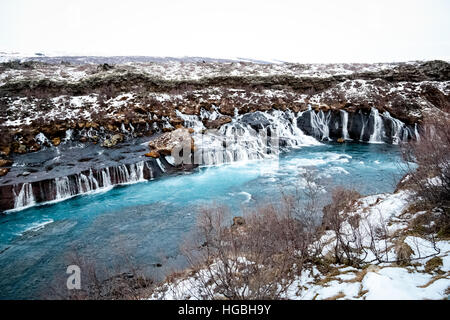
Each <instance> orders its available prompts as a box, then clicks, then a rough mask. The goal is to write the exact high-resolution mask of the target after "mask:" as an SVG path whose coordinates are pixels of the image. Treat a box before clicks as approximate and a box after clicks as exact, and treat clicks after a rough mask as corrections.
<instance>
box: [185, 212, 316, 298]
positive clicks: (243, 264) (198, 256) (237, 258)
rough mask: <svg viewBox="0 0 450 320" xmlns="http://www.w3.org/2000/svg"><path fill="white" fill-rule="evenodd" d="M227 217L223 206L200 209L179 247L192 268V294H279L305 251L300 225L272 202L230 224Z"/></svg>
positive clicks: (307, 239) (305, 239)
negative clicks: (193, 229) (193, 227)
mask: <svg viewBox="0 0 450 320" xmlns="http://www.w3.org/2000/svg"><path fill="white" fill-rule="evenodd" d="M230 221H231V214H230V213H229V211H228V210H227V209H226V208H224V207H221V206H215V207H210V208H203V209H202V210H201V212H200V214H199V218H198V225H197V227H196V232H195V234H194V236H193V237H192V238H191V241H189V242H188V243H186V244H185V246H184V248H183V252H184V253H185V255H186V257H187V259H188V261H189V263H190V265H191V267H192V268H193V269H194V270H196V271H197V275H196V277H195V278H193V279H192V281H191V289H190V292H189V293H190V294H191V295H192V296H194V297H195V298H198V299H215V298H218V297H225V298H227V299H279V298H280V297H281V296H282V294H283V293H285V292H286V290H287V289H288V288H289V286H290V285H291V284H292V282H293V280H294V279H295V275H296V274H298V273H299V272H301V269H302V265H303V263H304V261H305V260H306V258H307V257H308V246H309V244H310V243H311V239H310V237H308V236H307V235H306V234H307V232H305V231H306V230H307V229H306V228H305V225H303V224H302V223H301V222H300V221H299V220H297V219H295V218H293V216H291V215H289V214H288V213H286V212H281V211H280V208H276V207H275V206H273V205H266V206H263V207H258V208H257V209H255V210H254V211H251V212H248V213H246V214H245V215H244V220H242V219H239V220H236V219H235V223H234V224H233V225H231V227H229V225H230ZM238 221H240V224H238ZM244 221H245V222H244Z"/></svg>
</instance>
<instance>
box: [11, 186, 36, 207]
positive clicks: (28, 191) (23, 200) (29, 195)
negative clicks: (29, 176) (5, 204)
mask: <svg viewBox="0 0 450 320" xmlns="http://www.w3.org/2000/svg"><path fill="white" fill-rule="evenodd" d="M13 192H14V196H15V199H14V208H15V209H17V208H25V207H29V206H32V205H34V204H35V203H36V201H35V198H34V194H33V187H32V185H31V183H24V184H22V187H21V189H20V191H19V194H16V192H15V190H14V189H13Z"/></svg>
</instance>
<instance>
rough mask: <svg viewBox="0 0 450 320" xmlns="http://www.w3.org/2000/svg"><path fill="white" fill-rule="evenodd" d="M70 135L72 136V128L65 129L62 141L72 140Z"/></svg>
mask: <svg viewBox="0 0 450 320" xmlns="http://www.w3.org/2000/svg"><path fill="white" fill-rule="evenodd" d="M72 136H73V130H72V129H68V130H66V136H65V137H64V140H63V141H64V142H68V141H70V140H72Z"/></svg>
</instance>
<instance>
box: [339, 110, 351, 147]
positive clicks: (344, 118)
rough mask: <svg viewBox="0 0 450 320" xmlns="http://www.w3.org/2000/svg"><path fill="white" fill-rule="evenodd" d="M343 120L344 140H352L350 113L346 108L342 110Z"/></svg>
mask: <svg viewBox="0 0 450 320" xmlns="http://www.w3.org/2000/svg"><path fill="white" fill-rule="evenodd" d="M340 114H341V122H342V138H343V139H344V140H351V139H350V136H349V135H348V113H347V111H345V110H340Z"/></svg>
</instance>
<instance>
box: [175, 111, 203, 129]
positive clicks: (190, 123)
mask: <svg viewBox="0 0 450 320" xmlns="http://www.w3.org/2000/svg"><path fill="white" fill-rule="evenodd" d="M202 110H203V109H202ZM175 113H176V114H177V116H178V117H179V118H180V119H182V120H183V121H184V126H185V127H186V128H192V129H194V131H195V132H201V131H202V130H203V129H205V126H204V125H203V122H202V121H201V120H200V119H199V117H198V116H196V115H187V114H183V113H181V112H180V111H178V110H175Z"/></svg>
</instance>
